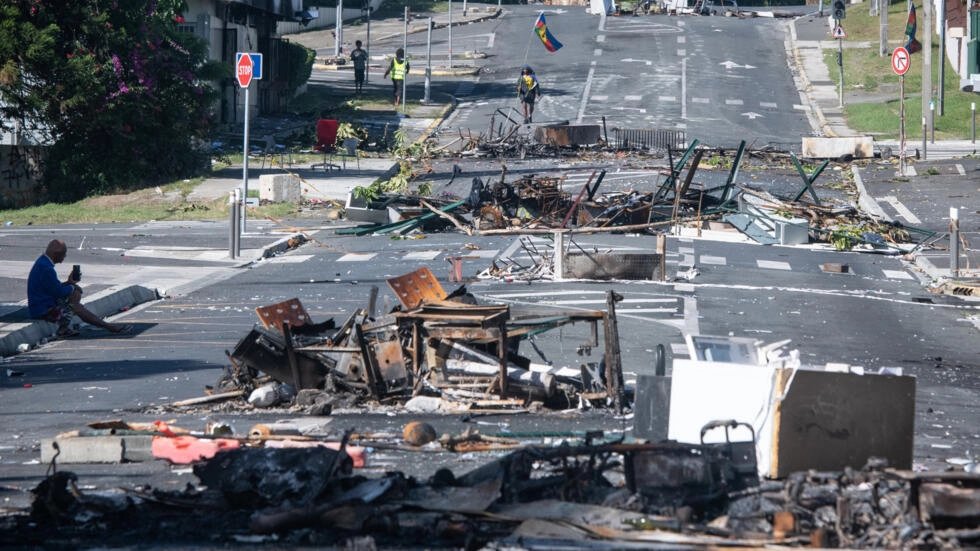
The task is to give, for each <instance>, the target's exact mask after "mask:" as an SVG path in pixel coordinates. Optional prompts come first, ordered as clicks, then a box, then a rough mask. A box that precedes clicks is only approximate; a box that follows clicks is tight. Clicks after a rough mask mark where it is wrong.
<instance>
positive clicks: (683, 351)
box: [670, 342, 691, 358]
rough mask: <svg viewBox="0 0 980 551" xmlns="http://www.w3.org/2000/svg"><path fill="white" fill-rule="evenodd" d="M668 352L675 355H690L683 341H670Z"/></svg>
mask: <svg viewBox="0 0 980 551" xmlns="http://www.w3.org/2000/svg"><path fill="white" fill-rule="evenodd" d="M670 353H671V354H673V355H675V356H684V357H685V358H686V357H690V355H691V351H690V350H688V349H687V343H683V342H672V343H670Z"/></svg>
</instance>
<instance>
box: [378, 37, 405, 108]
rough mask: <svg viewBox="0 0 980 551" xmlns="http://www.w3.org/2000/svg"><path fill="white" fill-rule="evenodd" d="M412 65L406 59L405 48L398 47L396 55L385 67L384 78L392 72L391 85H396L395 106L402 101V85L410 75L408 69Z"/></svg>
mask: <svg viewBox="0 0 980 551" xmlns="http://www.w3.org/2000/svg"><path fill="white" fill-rule="evenodd" d="M409 69H410V67H409V64H408V60H407V59H405V50H404V49H402V48H398V49H397V50H395V57H394V58H392V60H391V63H389V64H388V68H387V69H385V75H384V78H387V77H388V74H389V73H390V74H391V85H392V86H393V87H394V93H395V94H394V98H395V107H398V104H399V103H401V101H402V85H403V84H404V82H405V77H406V76H408V71H409Z"/></svg>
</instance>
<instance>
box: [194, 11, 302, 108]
mask: <svg viewBox="0 0 980 551" xmlns="http://www.w3.org/2000/svg"><path fill="white" fill-rule="evenodd" d="M307 13H308V12H307V11H306V10H305V9H304V7H303V0H188V2H187V12H186V13H185V14H184V17H183V19H184V20H183V22H182V23H179V28H180V29H181V30H182V31H184V32H188V33H191V34H194V35H197V36H199V37H200V38H201V39H203V40H204V41H205V42H206V43H207V44H208V46H209V56H210V58H211V59H212V60H213V61H218V62H220V63H223V64H227V66H228V67H229V68H231V67H232V66H233V65H234V63H235V53H236V52H251V53H260V54H262V60H263V63H262V65H263V66H262V80H257V81H253V83H252V85H251V88H250V90H249V103H250V105H249V113H250V115H252V114H255V115H258V114H261V113H276V112H279V111H281V110H282V109H284V108H285V106H286V103H287V101H288V99H289V98H288V95H289V93H291V90H290V89H289V87H288V85H287V82H288V71H289V67H288V66H287V64H286V63H284V62H283V60H284V59H285V54H284V48H285V41H284V40H283V39H282V38H280V37H279V34H278V31H277V26H278V24H279V23H280V22H288V21H302V20H303V19H304V18H306V17H309V16H308V15H306V14H307ZM215 86H216V87H218V90H219V91H220V93H221V96H220V102H219V105H218V106H216V109H217V113H218V121H219V122H220V123H236V122H241V121H242V118H243V116H244V113H245V103H244V101H245V91H244V90H243V89H241V88H239V86H238V83H237V82H236V81H235V78H234V76H233V73H232V72H231V71H229V73H228V77H227V78H225V79H223V80H222V81H221V82H217V83H215Z"/></svg>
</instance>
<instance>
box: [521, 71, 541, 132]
mask: <svg viewBox="0 0 980 551" xmlns="http://www.w3.org/2000/svg"><path fill="white" fill-rule="evenodd" d="M540 96H541V86H540V84H538V77H537V76H535V74H534V69H532V68H531V67H529V66H527V65H525V66H524V68H523V69H521V76H520V77H519V78H518V80H517V97H519V98H521V107H522V108H523V109H524V124H528V123H531V122H534V121H533V120H532V119H533V117H534V101H535V100H536V99H537V98H538V97H540Z"/></svg>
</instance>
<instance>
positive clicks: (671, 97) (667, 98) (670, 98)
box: [657, 96, 677, 101]
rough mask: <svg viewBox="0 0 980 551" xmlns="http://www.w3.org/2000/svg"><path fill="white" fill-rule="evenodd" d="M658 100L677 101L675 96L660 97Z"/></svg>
mask: <svg viewBox="0 0 980 551" xmlns="http://www.w3.org/2000/svg"><path fill="white" fill-rule="evenodd" d="M657 99H659V100H660V101H677V98H675V97H674V96H660V97H659V98H657Z"/></svg>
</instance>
